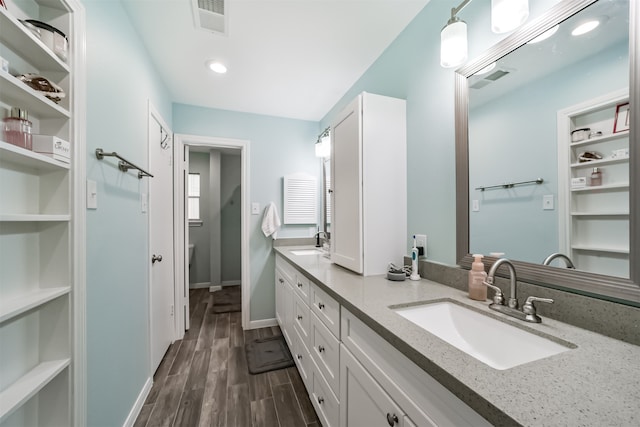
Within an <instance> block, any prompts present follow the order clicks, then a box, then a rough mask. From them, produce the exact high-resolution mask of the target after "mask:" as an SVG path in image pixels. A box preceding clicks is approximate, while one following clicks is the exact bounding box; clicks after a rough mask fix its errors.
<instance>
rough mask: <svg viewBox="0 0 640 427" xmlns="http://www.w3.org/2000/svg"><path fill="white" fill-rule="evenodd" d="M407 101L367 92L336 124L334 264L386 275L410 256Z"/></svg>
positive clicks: (333, 132)
mask: <svg viewBox="0 0 640 427" xmlns="http://www.w3.org/2000/svg"><path fill="white" fill-rule="evenodd" d="M406 189H407V149H406V102H405V101H404V100H401V99H396V98H390V97H386V96H380V95H374V94H370V93H366V92H363V93H362V94H360V95H358V97H357V98H356V99H355V100H354V101H352V102H351V103H350V104H349V105H348V106H347V107H346V108H345V109H344V110H343V111H342V112H341V113H340V114H339V115H338V116H337V117H336V119H335V120H334V121H333V123H332V125H331V189H330V192H331V208H332V219H331V261H332V262H334V263H336V264H339V265H341V266H343V267H345V268H348V269H350V270H352V271H354V272H356V273H359V274H363V275H365V276H369V275H374V274H383V273H385V272H386V269H387V266H388V264H389V262H394V263H401V261H402V259H403V256H404V254H406V252H407V237H408V236H407V214H406V213H407V208H406V206H407V191H406Z"/></svg>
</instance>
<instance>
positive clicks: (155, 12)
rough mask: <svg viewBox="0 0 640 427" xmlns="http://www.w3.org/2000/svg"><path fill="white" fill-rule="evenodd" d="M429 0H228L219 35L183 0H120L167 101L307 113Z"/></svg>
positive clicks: (349, 81) (323, 108)
mask: <svg viewBox="0 0 640 427" xmlns="http://www.w3.org/2000/svg"><path fill="white" fill-rule="evenodd" d="M428 2H429V0H228V3H227V11H228V12H227V13H226V14H227V16H228V35H226V36H224V35H218V34H214V33H211V32H207V31H204V30H201V29H196V28H195V25H194V19H193V14H192V9H191V8H192V1H191V0H122V3H123V4H124V6H125V8H126V10H127V12H128V14H129V16H130V17H131V21H132V23H133V25H134V26H135V27H136V28H137V29H138V32H139V34H140V36H141V37H142V39H143V41H144V43H145V45H146V46H147V49H148V51H149V54H150V56H151V58H152V60H153V62H154V64H155V65H156V67H157V69H158V72H159V73H160V75H161V77H162V78H163V80H164V82H165V83H166V85H167V87H168V90H169V92H170V94H171V96H172V99H173V101H174V102H177V103H184V104H190V105H197V106H203V107H210V108H220V109H225V110H232V111H242V112H250V113H257V114H265V115H271V116H280V117H288V118H296V119H304V120H312V121H318V120H320V119H322V118H323V117H324V115H325V114H326V113H327V112H328V111H329V110H330V109H331V107H333V106H334V105H335V104H336V103H337V102H338V101H339V99H340V98H341V97H342V96H343V95H344V94H345V93H346V91H347V90H348V89H349V88H350V87H351V86H352V85H353V84H354V83H355V82H356V81H357V80H358V78H360V76H361V75H362V74H363V73H364V72H365V71H366V70H367V68H368V67H369V66H370V65H371V64H372V63H373V62H374V61H375V59H376V58H378V56H379V55H380V54H381V53H382V52H383V51H384V50H385V49H386V47H387V46H389V44H390V43H391V42H392V41H393V40H394V39H395V38H396V36H397V35H398V34H399V33H400V32H401V31H402V30H403V29H404V28H405V27H406V26H407V24H408V23H409V22H410V21H411V20H412V19H413V18H414V17H415V15H416V14H417V13H418V12H419V11H420V10H421V9H422V8H423V7H424V6H425V5H426V4H427V3H428ZM209 59H218V60H221V61H222V62H224V63H225V64H226V65H227V67H228V72H227V73H226V74H224V75H218V74H215V73H212V72H211V71H209V70H208V69H207V68H206V67H205V62H206V61H207V60H209Z"/></svg>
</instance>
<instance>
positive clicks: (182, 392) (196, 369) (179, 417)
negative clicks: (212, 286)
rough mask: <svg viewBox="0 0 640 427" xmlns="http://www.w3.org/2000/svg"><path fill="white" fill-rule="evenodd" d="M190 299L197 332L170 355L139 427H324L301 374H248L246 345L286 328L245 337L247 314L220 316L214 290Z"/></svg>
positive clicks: (200, 291)
mask: <svg viewBox="0 0 640 427" xmlns="http://www.w3.org/2000/svg"><path fill="white" fill-rule="evenodd" d="M189 298H190V310H191V325H190V326H191V328H190V329H189V331H187V333H186V334H185V336H184V339H182V340H179V341H176V342H175V343H173V344H172V345H171V347H169V350H167V354H165V356H164V358H163V359H162V362H161V363H160V366H159V367H158V370H157V371H156V373H155V375H154V378H153V380H154V384H153V388H152V389H151V392H150V393H149V396H148V398H147V400H146V402H145V404H144V406H143V407H142V411H141V412H140V415H139V416H138V419H137V420H136V423H135V427H143V426H150V427H155V426H180V427H191V426H229V427H232V426H237V427H279V426H282V427H285V426H286V427H289V426H290V427H299V426H313V427H320V422H319V421H318V417H317V415H316V413H315V410H314V409H313V406H312V404H311V401H310V400H309V396H308V394H307V391H306V389H305V387H304V384H303V382H302V378H301V377H300V375H299V374H298V370H297V368H296V367H295V366H294V367H291V368H286V369H281V370H278V371H271V372H265V373H263V374H258V375H251V374H249V370H248V368H247V361H246V356H245V351H244V343H245V342H249V341H251V340H253V339H256V338H264V337H270V336H273V335H276V334H277V335H280V334H281V331H280V328H279V327H277V326H275V327H271V328H262V329H253V330H248V331H243V330H242V321H241V317H240V316H241V313H240V312H234V313H220V314H215V313H213V311H212V310H211V307H212V305H213V297H212V295H211V294H210V293H209V291H208V289H196V290H191V292H190V294H189Z"/></svg>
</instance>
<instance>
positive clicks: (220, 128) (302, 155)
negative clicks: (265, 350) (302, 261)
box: [173, 104, 320, 320]
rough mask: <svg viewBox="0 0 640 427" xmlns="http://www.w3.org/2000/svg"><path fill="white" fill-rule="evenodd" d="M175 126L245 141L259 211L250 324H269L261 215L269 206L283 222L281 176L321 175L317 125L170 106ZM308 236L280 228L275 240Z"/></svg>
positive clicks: (269, 261)
mask: <svg viewBox="0 0 640 427" xmlns="http://www.w3.org/2000/svg"><path fill="white" fill-rule="evenodd" d="M173 124H174V128H173V131H174V132H175V133H181V134H191V135H203V136H211V137H221V138H233V139H244V140H248V141H249V147H250V148H249V153H250V159H249V170H250V176H249V181H250V187H251V188H250V194H249V199H250V202H257V203H260V207H261V211H260V215H251V221H250V224H249V240H250V243H249V256H250V262H251V266H250V268H251V277H250V282H251V290H250V292H251V320H262V319H273V318H274V317H275V290H274V274H275V261H274V254H273V250H272V239H271V237H269V238H267V237H265V236H264V234H263V233H262V230H261V224H262V210H263V209H264V208H265V207H266V206H267V204H268V203H269V202H272V201H273V202H275V204H276V206H277V207H278V212H279V214H280V219H282V218H283V212H282V202H283V197H282V185H283V181H282V177H283V176H284V175H287V174H291V173H296V172H304V173H308V174H312V175H315V176H318V177H319V176H320V162H319V160H318V159H317V158H316V157H315V152H314V147H313V144H314V142H315V140H316V138H317V136H318V133H319V127H318V123H317V122H310V121H303V120H293V119H283V118H278V117H269V116H261V115H257V114H249V113H239V112H233V111H225V110H216V109H209V108H202V107H195V106H189V105H184V104H174V105H173ZM308 236H309V226H286V225H283V226H282V228H281V230H280V231H279V232H278V237H308Z"/></svg>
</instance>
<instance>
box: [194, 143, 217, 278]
mask: <svg viewBox="0 0 640 427" xmlns="http://www.w3.org/2000/svg"><path fill="white" fill-rule="evenodd" d="M210 169H211V167H210V159H209V153H196V152H190V153H189V173H199V174H200V218H201V219H202V225H201V226H190V227H189V243H190V244H194V245H195V250H194V252H193V260H192V261H191V262H190V265H189V285H194V284H197V283H210V282H211V221H210V219H211V209H210V207H211V198H210V196H211V192H212V189H211V188H210V183H211V180H210ZM215 191H216V192H217V193H219V189H218V188H216V190H215Z"/></svg>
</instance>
